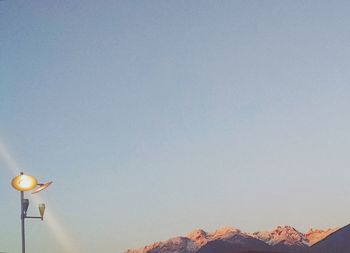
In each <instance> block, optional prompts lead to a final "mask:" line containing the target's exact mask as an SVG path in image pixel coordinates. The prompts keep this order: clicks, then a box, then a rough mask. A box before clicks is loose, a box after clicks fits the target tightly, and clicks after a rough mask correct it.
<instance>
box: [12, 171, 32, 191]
mask: <svg viewBox="0 0 350 253" xmlns="http://www.w3.org/2000/svg"><path fill="white" fill-rule="evenodd" d="M11 184H12V187H13V188H15V189H16V190H18V191H30V190H33V189H34V188H35V187H36V186H37V184H38V180H37V179H36V178H35V177H33V176H30V175H25V174H23V173H21V174H20V175H18V176H16V177H14V178H13V179H12V182H11Z"/></svg>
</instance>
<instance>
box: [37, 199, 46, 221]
mask: <svg viewBox="0 0 350 253" xmlns="http://www.w3.org/2000/svg"><path fill="white" fill-rule="evenodd" d="M38 207H39V213H40V217H41V220H43V219H44V213H45V204H44V203H40V204H39V206H38Z"/></svg>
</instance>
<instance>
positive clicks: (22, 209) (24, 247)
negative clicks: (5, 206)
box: [21, 191, 26, 253]
mask: <svg viewBox="0 0 350 253" xmlns="http://www.w3.org/2000/svg"><path fill="white" fill-rule="evenodd" d="M24 218H25V211H24V192H23V191H21V227H22V253H26V239H25V232H24Z"/></svg>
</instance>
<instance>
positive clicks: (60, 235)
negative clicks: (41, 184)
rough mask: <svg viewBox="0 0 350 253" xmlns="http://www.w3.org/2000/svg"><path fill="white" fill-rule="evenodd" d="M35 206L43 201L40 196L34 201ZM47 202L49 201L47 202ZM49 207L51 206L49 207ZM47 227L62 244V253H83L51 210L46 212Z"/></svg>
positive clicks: (48, 209)
mask: <svg viewBox="0 0 350 253" xmlns="http://www.w3.org/2000/svg"><path fill="white" fill-rule="evenodd" d="M32 201H33V202H34V203H35V205H40V204H41V203H42V202H45V201H43V200H42V199H41V198H40V197H39V196H38V195H36V197H35V198H33V199H32ZM46 202H47V201H46ZM48 206H49V205H48ZM44 220H45V221H46V223H47V225H48V226H49V227H50V230H51V232H52V233H53V235H54V236H55V238H56V240H57V242H58V243H59V244H60V247H61V250H62V253H80V252H83V251H82V250H81V249H80V248H79V247H78V246H77V240H76V238H74V237H73V236H72V235H71V234H69V233H68V232H67V230H65V229H64V228H63V226H62V225H61V224H62V223H61V222H59V220H58V218H57V216H56V215H55V214H54V213H53V211H52V210H51V209H50V208H47V209H46V210H45V218H44Z"/></svg>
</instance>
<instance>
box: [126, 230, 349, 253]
mask: <svg viewBox="0 0 350 253" xmlns="http://www.w3.org/2000/svg"><path fill="white" fill-rule="evenodd" d="M349 239H350V225H348V226H345V227H343V228H340V229H338V228H329V229H324V230H322V229H310V230H309V231H308V232H306V233H302V232H299V231H298V230H296V229H295V228H293V227H291V226H283V227H282V226H278V227H276V228H275V229H273V230H272V231H263V232H254V233H246V232H243V231H241V230H239V229H236V228H231V227H224V228H220V229H218V230H216V231H214V232H212V233H208V232H206V231H204V230H201V229H198V230H194V231H193V232H191V233H189V234H188V235H187V236H178V237H174V238H171V239H169V240H167V241H164V242H156V243H153V244H150V245H147V246H145V247H143V248H141V249H135V250H127V251H125V253H350V240H349Z"/></svg>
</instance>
